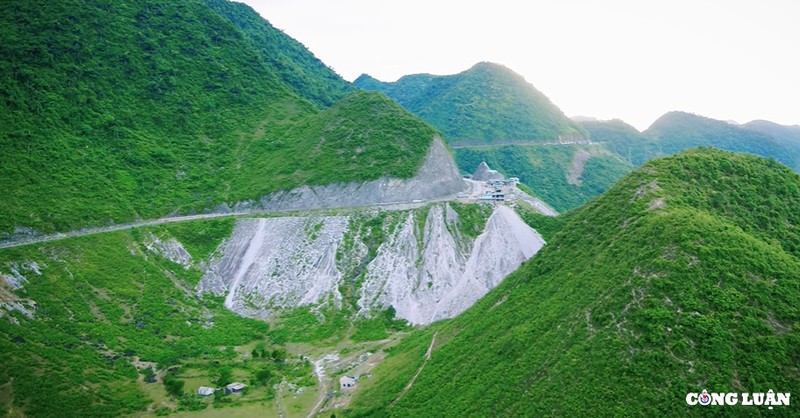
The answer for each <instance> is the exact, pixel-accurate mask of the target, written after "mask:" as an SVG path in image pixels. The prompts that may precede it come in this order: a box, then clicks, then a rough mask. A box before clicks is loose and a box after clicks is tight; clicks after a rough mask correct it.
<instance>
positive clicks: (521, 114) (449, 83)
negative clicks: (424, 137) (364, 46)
mask: <svg viewBox="0 0 800 418" xmlns="http://www.w3.org/2000/svg"><path fill="white" fill-rule="evenodd" d="M355 84H356V85H357V86H358V87H361V88H364V89H368V90H379V91H382V92H384V93H386V94H387V95H388V96H389V97H391V98H393V99H394V100H396V101H397V102H398V103H400V104H401V105H403V107H405V108H406V109H409V110H410V111H411V112H412V113H414V114H416V115H417V116H419V117H421V118H422V119H425V120H426V121H427V122H428V123H430V124H432V125H433V126H435V127H437V128H439V129H441V130H442V131H443V132H444V134H445V136H446V137H447V138H448V139H451V140H453V139H469V140H485V141H493V140H503V139H515V140H519V139H524V140H532V141H544V142H546V141H552V140H556V139H557V138H558V137H559V136H582V137H586V136H588V135H587V134H586V132H585V131H584V130H583V128H581V127H580V126H579V125H578V124H577V123H575V122H574V121H572V120H570V119H569V118H567V117H566V116H565V115H564V113H562V112H561V110H560V109H559V108H558V107H556V106H555V105H554V104H553V103H552V102H551V101H550V99H548V98H547V96H545V95H544V94H543V93H542V92H540V91H539V90H537V89H536V88H535V87H533V86H532V85H531V84H530V83H528V82H527V81H525V79H524V78H523V77H522V76H521V75H519V74H517V73H515V72H514V71H512V70H511V69H509V68H508V67H506V66H504V65H501V64H497V63H492V62H479V63H477V64H475V65H473V66H472V67H471V68H469V69H468V70H465V71H462V72H460V73H458V74H453V75H441V76H437V75H431V74H413V75H406V76H403V77H401V78H400V79H398V80H397V81H396V82H394V83H375V82H374V81H373V80H372V79H367V78H361V77H359V79H358V80H356V81H355Z"/></svg>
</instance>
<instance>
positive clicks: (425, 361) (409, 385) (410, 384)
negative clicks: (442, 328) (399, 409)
mask: <svg viewBox="0 0 800 418" xmlns="http://www.w3.org/2000/svg"><path fill="white" fill-rule="evenodd" d="M437 334H439V331H436V332H434V333H433V338H431V345H429V346H428V351H427V352H426V353H425V360H424V361H423V362H422V364H421V365H420V366H419V369H417V373H415V374H414V377H412V378H411V380H410V381H409V382H408V384H407V385H406V387H405V388H403V391H402V392H400V396H398V397H397V399H395V400H394V401H392V403H391V404H389V406H394V405H395V404H396V403H397V402H398V401H399V400H400V398H402V397H403V395H405V394H406V392H408V391H409V390H410V389H411V387H412V386H414V382H416V381H417V377H419V375H420V373H422V369H424V368H425V365H426V364H428V360H430V359H431V352H432V351H433V344H434V343H435V342H436V335H437Z"/></svg>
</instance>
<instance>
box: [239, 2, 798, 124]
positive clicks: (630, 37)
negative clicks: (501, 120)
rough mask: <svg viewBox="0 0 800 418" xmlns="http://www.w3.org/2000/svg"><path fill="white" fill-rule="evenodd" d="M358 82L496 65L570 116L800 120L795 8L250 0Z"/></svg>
mask: <svg viewBox="0 0 800 418" xmlns="http://www.w3.org/2000/svg"><path fill="white" fill-rule="evenodd" d="M244 2H245V3H247V4H249V5H251V6H252V7H253V8H254V9H256V10H257V11H258V12H259V13H260V14H261V15H262V16H263V17H265V18H266V19H267V20H269V21H270V22H271V23H272V24H273V25H274V26H276V27H278V28H280V29H282V30H283V31H284V32H286V33H287V34H288V35H290V36H292V37H293V38H295V39H297V40H298V41H300V42H302V43H303V44H304V45H305V46H306V47H308V48H309V49H310V50H311V51H312V52H313V53H314V54H315V55H316V56H317V57H318V58H320V59H321V60H322V61H323V62H325V63H326V64H327V65H328V66H330V67H331V68H333V69H334V70H335V71H336V72H338V73H339V74H341V75H342V76H343V77H344V78H346V79H347V80H350V81H352V80H353V79H355V78H356V77H358V76H359V75H360V74H361V73H367V74H370V75H371V76H373V77H375V78H377V79H379V80H382V81H394V80H396V79H397V78H399V77H401V76H403V75H406V74H415V73H432V74H454V73H458V72H461V71H463V70H466V69H467V68H469V67H471V66H472V65H474V64H475V63H477V62H480V61H492V62H496V63H500V64H503V65H505V66H507V67H509V68H511V69H512V70H514V71H516V72H518V73H520V74H522V75H523V76H524V77H525V79H526V80H527V81H528V82H530V83H531V84H533V85H534V86H535V87H536V88H538V89H539V90H541V91H542V92H543V93H544V94H545V95H547V96H548V97H549V98H550V99H551V100H552V101H553V102H554V103H555V104H556V105H557V106H559V107H560V108H561V109H562V110H563V111H564V113H566V114H567V115H568V116H574V115H587V116H594V117H598V118H600V119H611V118H619V119H622V120H624V121H626V122H628V123H630V124H632V125H634V126H636V127H637V128H639V129H645V128H647V126H649V125H650V124H651V123H652V122H653V121H654V120H655V119H657V118H658V117H659V116H661V115H662V114H664V113H666V112H668V111H670V110H683V111H687V112H692V113H697V114H701V115H704V116H708V117H712V118H715V119H723V120H735V121H737V122H740V123H744V122H748V121H750V120H753V119H768V120H772V121H774V122H777V123H781V124H788V125H793V124H800V1H797V0H752V1H740V0H713V1H712V0H668V1H645V0H611V1H601V0H595V1H591V0H533V1H508V0H491V1H471V0H462V1H454V0H444V1H439V0H404V1H379V0H371V1H370V0H244Z"/></svg>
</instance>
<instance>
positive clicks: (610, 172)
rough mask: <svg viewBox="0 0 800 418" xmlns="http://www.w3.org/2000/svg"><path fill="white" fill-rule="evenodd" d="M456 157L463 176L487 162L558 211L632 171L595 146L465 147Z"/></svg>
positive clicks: (600, 191) (599, 192)
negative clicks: (525, 186) (515, 179)
mask: <svg viewBox="0 0 800 418" xmlns="http://www.w3.org/2000/svg"><path fill="white" fill-rule="evenodd" d="M455 154H456V162H457V163H458V167H459V169H460V170H461V171H462V172H464V173H472V172H473V171H475V169H476V168H477V167H478V164H480V163H481V161H486V163H487V164H489V167H491V168H493V169H495V170H498V171H500V172H501V173H503V174H504V175H505V176H506V177H519V179H520V181H521V182H523V183H524V184H526V185H527V186H529V187H530V188H531V189H532V190H533V191H534V193H536V195H537V196H538V197H540V198H541V199H543V200H544V201H545V202H546V203H547V204H549V205H550V206H552V207H553V208H554V209H555V210H557V211H566V210H569V209H573V208H576V207H578V206H580V205H582V204H583V203H585V202H587V201H588V200H590V199H592V198H594V197H595V196H598V195H600V194H601V193H603V192H604V191H606V190H607V189H608V188H609V187H611V186H612V185H613V184H614V182H616V181H617V180H619V179H620V178H622V177H623V176H624V175H625V174H627V173H629V172H630V171H631V170H632V166H631V164H629V163H628V162H626V161H624V160H623V159H622V158H620V157H619V156H617V155H616V154H614V153H611V152H609V151H608V150H607V149H605V148H604V147H603V146H598V145H558V146H542V145H508V146H493V147H466V148H456V149H455ZM584 158H585V160H584Z"/></svg>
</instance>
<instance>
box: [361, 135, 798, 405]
mask: <svg viewBox="0 0 800 418" xmlns="http://www.w3.org/2000/svg"><path fill="white" fill-rule="evenodd" d="M798 204H800V177H799V176H798V175H797V174H796V173H794V172H792V171H791V170H789V169H788V168H786V167H785V166H783V165H781V164H778V163H776V162H774V161H772V160H768V159H764V158H761V157H755V156H750V155H745V154H732V153H729V152H725V151H719V150H714V149H710V148H702V149H694V150H689V151H685V152H682V153H679V154H677V155H675V156H671V157H667V158H664V159H658V160H653V161H650V162H648V163H646V164H644V165H643V166H642V167H641V168H640V169H638V170H636V171H634V172H633V173H631V174H630V175H628V176H627V177H625V178H624V179H623V180H621V181H620V182H618V183H617V184H616V185H615V186H614V187H612V188H611V189H610V190H608V191H607V192H606V193H605V194H604V195H603V196H601V197H600V198H598V199H596V200H594V201H592V202H590V203H589V204H587V205H585V206H583V207H582V208H580V209H579V210H577V211H575V212H572V213H570V214H569V215H566V216H567V218H566V219H565V220H564V223H563V226H562V227H561V228H560V230H559V231H558V232H556V233H555V234H554V235H553V236H551V237H550V239H549V242H548V245H547V246H546V247H545V248H544V249H543V250H542V251H541V252H540V253H539V254H537V255H536V257H534V258H533V259H532V260H530V261H529V262H527V263H526V264H524V265H523V266H522V267H521V268H520V269H519V270H518V271H517V272H515V273H514V274H512V275H511V276H509V277H508V278H507V279H506V280H505V281H504V282H503V283H502V284H501V285H500V286H498V287H497V288H495V289H494V290H492V291H491V292H490V293H489V294H488V295H487V296H486V297H484V298H483V299H481V300H480V301H479V302H478V303H477V304H476V305H474V306H473V307H472V308H470V309H469V310H468V311H466V312H465V313H464V314H462V315H461V316H459V317H457V318H455V319H453V320H451V321H448V322H444V323H439V324H436V325H434V326H432V327H430V328H428V329H425V330H420V331H418V332H416V333H415V334H413V335H411V336H409V337H408V338H407V339H406V340H404V341H403V343H402V344H401V345H400V346H398V347H397V348H396V349H395V350H394V351H393V353H392V357H390V358H388V359H387V360H386V361H385V363H384V364H382V365H381V366H379V367H378V368H377V369H376V370H375V371H374V373H373V378H372V379H370V380H369V381H367V382H364V383H363V387H362V388H361V389H359V393H357V394H356V395H355V399H354V400H353V402H352V403H351V404H350V409H349V414H350V416H398V417H401V416H403V417H405V416H687V415H698V414H700V413H703V415H705V414H706V413H710V414H713V415H719V416H739V415H746V416H758V415H769V416H793V415H794V411H793V409H792V408H793V407H791V406H790V407H786V406H784V407H775V409H774V410H768V409H767V408H766V407H765V406H764V407H755V406H751V407H742V406H736V407H716V409H715V408H714V407H710V408H708V409H705V408H704V407H702V406H694V407H690V406H688V405H687V404H686V402H685V397H686V395H687V393H690V392H701V391H702V390H703V389H707V390H708V391H709V392H729V391H732V392H767V391H768V390H770V389H771V390H774V391H775V392H797V391H798V390H800V366H798V364H800V363H798V361H797V360H798V358H800V327H799V326H798V324H800V312H799V311H798V309H797V306H800V282H799V281H798V278H800V232H798V230H797V227H796V225H798V224H800V213H798V212H797V210H796V209H795V208H796V207H797V205H798ZM429 346H430V347H431V349H430V356H429V360H426V359H427V357H428V356H426V351H428V350H429ZM415 375H416V376H415ZM409 383H411V385H410V387H409ZM404 388H405V389H406V390H404Z"/></svg>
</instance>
